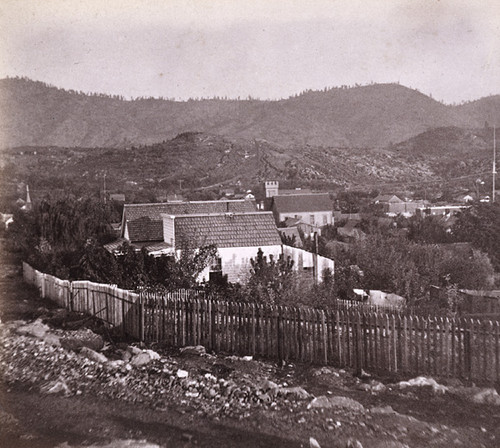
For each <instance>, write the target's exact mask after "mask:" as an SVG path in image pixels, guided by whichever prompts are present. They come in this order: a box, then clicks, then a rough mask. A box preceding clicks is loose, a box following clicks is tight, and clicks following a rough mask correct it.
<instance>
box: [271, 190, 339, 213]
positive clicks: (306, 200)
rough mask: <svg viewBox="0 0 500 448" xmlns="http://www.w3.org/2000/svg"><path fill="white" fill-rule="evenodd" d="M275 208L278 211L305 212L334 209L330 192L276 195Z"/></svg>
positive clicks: (274, 199) (274, 198)
mask: <svg viewBox="0 0 500 448" xmlns="http://www.w3.org/2000/svg"><path fill="white" fill-rule="evenodd" d="M273 208H275V209H276V210H277V212H278V213H301V212H302V213H305V212H324V211H329V212H331V211H332V208H333V207H332V201H331V200H330V196H329V195H328V193H316V194H314V193H313V194H296V195H286V196H274V197H273Z"/></svg>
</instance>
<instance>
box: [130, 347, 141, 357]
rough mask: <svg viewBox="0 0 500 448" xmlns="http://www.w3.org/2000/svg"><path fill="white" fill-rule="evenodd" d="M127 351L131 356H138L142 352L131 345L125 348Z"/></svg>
mask: <svg viewBox="0 0 500 448" xmlns="http://www.w3.org/2000/svg"><path fill="white" fill-rule="evenodd" d="M127 350H128V351H129V352H130V354H131V355H132V356H136V355H140V354H141V353H142V350H141V349H140V348H138V347H134V346H133V345H129V346H128V347H127Z"/></svg>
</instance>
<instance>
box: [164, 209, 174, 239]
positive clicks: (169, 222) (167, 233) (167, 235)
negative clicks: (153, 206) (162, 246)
mask: <svg viewBox="0 0 500 448" xmlns="http://www.w3.org/2000/svg"><path fill="white" fill-rule="evenodd" d="M162 217H163V241H165V242H166V243H169V244H171V245H172V246H174V245H175V218H174V217H173V216H169V215H162Z"/></svg>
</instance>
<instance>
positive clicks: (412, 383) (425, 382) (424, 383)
mask: <svg viewBox="0 0 500 448" xmlns="http://www.w3.org/2000/svg"><path fill="white" fill-rule="evenodd" d="M397 386H398V387H399V388H400V389H406V388H407V387H432V391H433V392H434V393H439V394H444V393H445V392H447V391H448V388H447V387H446V386H443V385H442V384H438V383H437V382H436V380H435V379H433V378H427V377H425V376H419V377H417V378H413V379H411V380H409V381H400V382H399V383H398V384H397Z"/></svg>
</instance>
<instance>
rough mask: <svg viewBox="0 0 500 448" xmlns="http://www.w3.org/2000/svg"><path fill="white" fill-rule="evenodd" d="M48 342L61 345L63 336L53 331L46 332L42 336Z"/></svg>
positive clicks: (55, 345)
mask: <svg viewBox="0 0 500 448" xmlns="http://www.w3.org/2000/svg"><path fill="white" fill-rule="evenodd" d="M42 339H43V340H44V341H45V342H46V343H47V344H49V345H53V346H54V347H60V346H61V338H60V337H59V336H57V335H55V334H53V333H45V335H44V336H43V338H42Z"/></svg>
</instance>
